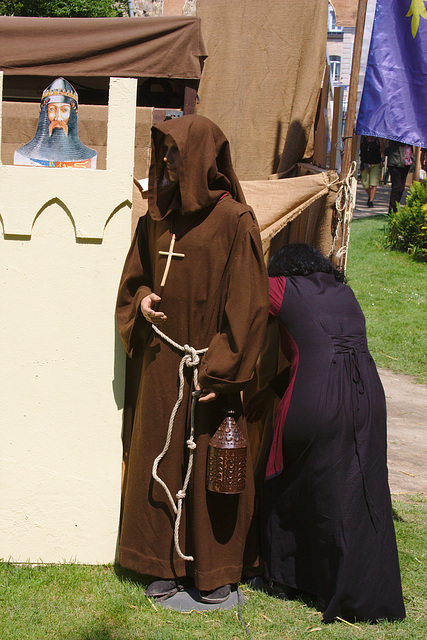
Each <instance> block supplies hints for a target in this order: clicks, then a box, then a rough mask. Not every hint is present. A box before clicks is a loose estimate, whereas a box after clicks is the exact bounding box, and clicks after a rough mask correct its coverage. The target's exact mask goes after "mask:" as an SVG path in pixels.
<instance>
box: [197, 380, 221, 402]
mask: <svg viewBox="0 0 427 640" xmlns="http://www.w3.org/2000/svg"><path fill="white" fill-rule="evenodd" d="M196 391H201V394H200V396H199V402H212V400H215V398H216V393H215V391H212V389H202V387H201V386H200V384H199V383H197V386H196Z"/></svg>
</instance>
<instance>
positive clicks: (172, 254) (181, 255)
mask: <svg viewBox="0 0 427 640" xmlns="http://www.w3.org/2000/svg"><path fill="white" fill-rule="evenodd" d="M228 194H229V192H228V191H226V193H223V194H222V196H221V197H220V198H219V200H218V202H219V201H221V200H222V199H223V198H225V197H226V196H227V195H228ZM203 215H206V212H205V211H202V213H201V214H200V215H199V216H197V217H196V218H195V219H194V220H192V221H191V222H190V224H188V225H187V226H186V227H185V228H184V229H182V230H181V231H180V232H179V233H174V232H173V228H172V225H173V218H172V222H171V242H170V245H169V251H159V255H161V256H167V260H166V266H165V270H164V272H163V277H162V281H161V282H160V293H159V296H160V297H162V296H163V291H164V288H165V284H166V280H167V277H168V274H169V269H170V266H171V263H172V258H185V253H176V252H174V247H175V241H176V240H177V239H178V240H179V238H181V237H182V236H183V235H184V234H185V233H186V232H187V231H188V230H189V229H190V228H191V227H193V226H194V225H195V224H197V222H198V220H199V218H201V217H202V216H203Z"/></svg>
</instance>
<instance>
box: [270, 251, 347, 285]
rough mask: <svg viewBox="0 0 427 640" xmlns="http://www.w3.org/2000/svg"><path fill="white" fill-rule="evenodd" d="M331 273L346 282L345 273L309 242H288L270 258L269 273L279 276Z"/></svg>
mask: <svg viewBox="0 0 427 640" xmlns="http://www.w3.org/2000/svg"><path fill="white" fill-rule="evenodd" d="M319 271H320V272H322V273H330V274H332V275H333V276H334V278H335V280H337V281H338V282H345V275H344V272H343V271H340V270H339V269H337V267H335V266H334V265H333V263H332V262H331V261H330V260H328V259H327V258H325V256H324V255H322V254H321V253H320V251H319V250H318V249H316V248H315V247H312V246H311V245H309V244H304V243H296V242H295V243H292V244H287V245H285V246H284V247H282V248H281V249H279V251H277V253H275V254H274V256H273V257H272V258H271V259H270V262H269V263H268V275H269V276H270V277H273V278H274V277H278V276H309V275H311V274H312V273H317V272H319Z"/></svg>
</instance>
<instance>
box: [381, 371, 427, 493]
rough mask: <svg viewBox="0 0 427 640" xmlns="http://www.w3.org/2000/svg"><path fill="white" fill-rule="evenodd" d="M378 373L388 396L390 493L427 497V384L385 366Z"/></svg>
mask: <svg viewBox="0 0 427 640" xmlns="http://www.w3.org/2000/svg"><path fill="white" fill-rule="evenodd" d="M379 374H380V377H381V381H382V383H383V386H384V390H385V395H386V399H387V415H388V420H387V424H388V470H389V482H390V490H391V493H392V494H397V495H396V497H398V495H401V494H404V493H423V494H425V495H426V497H427V385H423V384H417V383H415V382H413V381H412V378H411V377H410V376H404V375H400V374H396V373H392V372H391V371H387V370H386V369H379Z"/></svg>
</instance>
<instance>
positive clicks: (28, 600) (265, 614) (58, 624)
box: [0, 496, 427, 640]
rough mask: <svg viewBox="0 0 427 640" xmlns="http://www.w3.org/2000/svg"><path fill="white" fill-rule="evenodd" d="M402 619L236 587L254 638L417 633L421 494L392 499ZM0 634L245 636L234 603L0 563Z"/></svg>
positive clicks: (96, 574) (423, 591) (79, 572)
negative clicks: (148, 593)
mask: <svg viewBox="0 0 427 640" xmlns="http://www.w3.org/2000/svg"><path fill="white" fill-rule="evenodd" d="M394 508H395V514H396V519H395V525H396V534H397V539H398V546H399V554H400V562H401V570H402V582H403V591H404V598H405V604H406V609H407V618H406V620H403V621H400V622H380V623H376V624H368V623H360V622H357V623H355V624H354V625H351V624H348V623H344V622H340V621H338V622H335V623H333V624H329V625H326V624H323V623H322V622H321V613H320V612H319V611H318V610H317V608H316V607H315V605H314V603H308V604H306V603H304V602H302V601H299V600H296V601H292V602H287V601H282V600H278V599H276V598H272V597H270V596H268V595H266V594H263V593H259V592H255V591H252V590H251V589H249V588H248V587H246V588H245V587H243V590H244V593H245V596H246V603H245V605H244V607H243V611H242V613H243V618H244V620H245V621H246V622H247V623H248V624H249V629H250V632H251V634H252V637H253V639H254V640H261V639H268V640H275V639H277V640H279V639H280V640H301V638H326V639H330V638H336V639H338V640H348V639H359V638H360V639H366V640H368V639H369V640H386V639H389V640H396V639H397V640H399V639H402V640H421V639H422V638H426V637H427V580H426V571H425V569H426V562H427V554H426V549H427V535H426V527H425V522H426V517H427V501H426V500H425V499H423V498H420V497H417V496H414V497H412V498H408V497H406V498H405V500H404V501H399V502H395V503H394ZM0 637H1V639H2V640H136V639H139V638H143V639H144V640H190V639H199V638H207V639H209V638H215V639H217V640H233V639H236V640H237V639H240V638H247V637H248V636H247V635H246V632H245V630H244V628H243V627H242V625H241V624H240V623H239V621H238V618H237V612H236V610H232V611H214V612H209V613H196V612H191V613H179V612H176V611H171V610H165V609H164V608H162V607H161V606H160V605H159V604H156V605H154V604H153V603H152V601H150V600H149V599H148V598H146V597H145V595H144V583H142V582H139V581H137V580H135V579H134V576H132V575H131V574H129V573H124V572H123V571H121V572H120V571H116V570H115V568H114V567H113V566H82V565H72V564H64V565H54V566H27V565H14V564H9V563H2V564H0Z"/></svg>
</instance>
